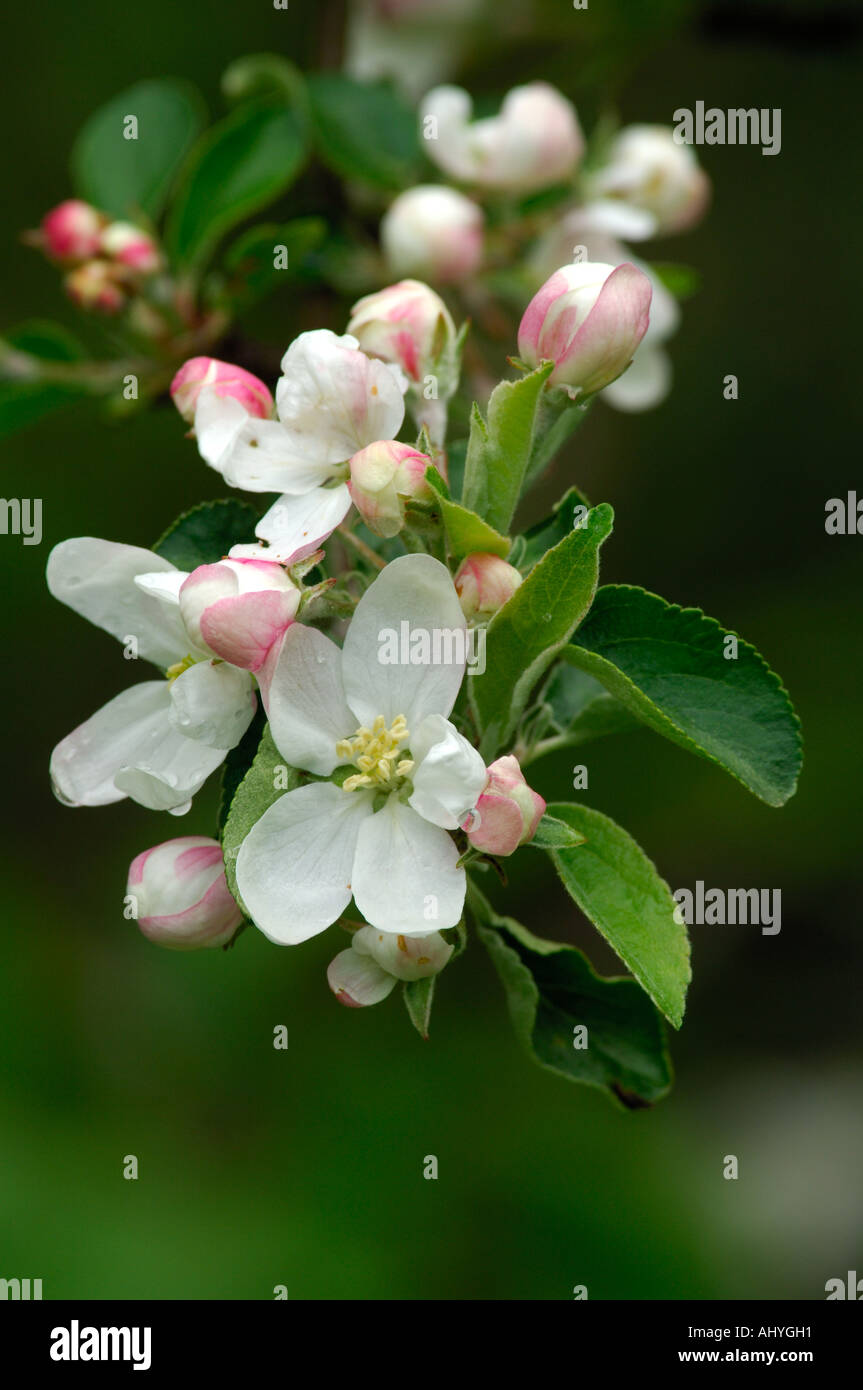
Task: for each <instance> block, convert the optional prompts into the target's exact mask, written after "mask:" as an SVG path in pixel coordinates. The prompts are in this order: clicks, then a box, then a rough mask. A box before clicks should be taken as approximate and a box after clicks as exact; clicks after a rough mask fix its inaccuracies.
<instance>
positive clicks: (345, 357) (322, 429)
mask: <svg viewBox="0 0 863 1390" xmlns="http://www.w3.org/2000/svg"><path fill="white" fill-rule="evenodd" d="M282 371H283V372H284V375H283V376H282V377H281V379H280V380H279V383H278V385H277V387H276V407H277V410H278V413H279V419H280V421H281V422H282V425H283V427H284V429H285V431H286V434H287V437H288V439H289V440H290V442H291V446H292V448H293V449H294V450H295V452H296V453H297V454H305V453H307V452H308V451H309V449H310V448H311V449H313V450H314V456H315V457H316V458H321V459H323V458H325V459H327V460H328V461H329V462H330V463H332V464H336V463H345V462H346V461H347V460H348V459H349V458H351V457H352V455H353V454H356V453H357V452H358V451H359V450H360V449H364V448H365V446H366V445H367V444H373V443H374V442H375V441H376V440H378V439H395V437H396V435H397V434H398V432H399V430H400V429H401V427H402V421H403V420H404V400H403V392H404V389H405V387H406V386H407V381H406V379H404V378H403V376H402V374H401V373H400V372H399V371H398V370H397V369H396V370H393V368H392V367H390V366H389V365H388V364H387V363H385V362H379V361H377V360H374V359H372V358H369V357H366V355H365V353H363V352H360V351H359V344H358V343H357V340H356V338H352V337H350V335H349V334H345V335H344V336H343V337H341V338H339V337H337V336H336V334H335V333H331V332H330V331H329V330H328V329H325V328H321V329H316V330H314V331H313V332H310V333H301V334H300V336H299V337H298V338H296V339H295V340H294V342H292V343H291V346H290V347H289V348H288V350H287V352H286V353H285V355H284V357H283V359H282ZM288 490H289V489H287V488H286V489H285V491H288ZM293 490H294V491H297V490H298V489H293Z"/></svg>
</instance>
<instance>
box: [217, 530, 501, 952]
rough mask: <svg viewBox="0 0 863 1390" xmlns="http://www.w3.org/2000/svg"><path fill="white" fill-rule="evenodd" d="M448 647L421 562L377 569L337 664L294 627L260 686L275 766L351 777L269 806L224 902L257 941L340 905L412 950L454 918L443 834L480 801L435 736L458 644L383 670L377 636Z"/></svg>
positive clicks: (473, 758) (408, 558) (452, 861)
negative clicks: (406, 941) (239, 911)
mask: <svg viewBox="0 0 863 1390" xmlns="http://www.w3.org/2000/svg"><path fill="white" fill-rule="evenodd" d="M405 620H406V621H407V622H408V623H409V624H410V628H411V630H412V631H417V630H424V631H426V632H429V633H433V632H435V631H442V630H445V631H448V632H458V633H459V634H460V635H461V636H463V635H464V630H465V619H464V614H463V613H462V610H461V605H460V603H459V600H458V595H457V594H456V591H455V588H454V586H453V582H452V579H451V577H450V574H449V572H448V570H447V569H446V568H445V566H443V565H442V564H440V563H439V561H437V560H434V559H432V558H431V556H428V555H405V556H402V557H401V558H400V559H397V560H394V561H392V563H391V564H389V565H388V566H387V568H386V569H385V570H383V571H382V573H381V574H380V575H379V577H378V578H377V579H376V580H375V581H374V583H373V584H372V585H371V587H370V588H369V589H368V590H367V592H366V593H365V595H364V596H363V598H362V599H361V600H360V602H359V604H358V605H357V609H356V612H355V614H354V617H353V619H352V621H351V624H350V627H349V629H348V634H347V637H346V638H345V644H344V648H343V650H341V651H340V650H339V648H338V647H337V646H336V645H335V643H334V642H331V641H330V639H329V638H328V637H325V636H324V635H323V634H322V633H320V632H318V631H316V630H315V629H313V628H308V627H304V626H303V625H302V624H299V623H295V624H293V626H292V627H290V628H288V631H287V632H286V633H285V636H284V638H283V639H282V644H281V651H280V653H279V655H278V658H277V660H276V661H275V662H274V664H273V668H272V673H271V675H270V676H269V677H268V678H267V679H266V681H265V684H264V685H263V686H262V692H263V695H264V702H265V705H266V708H267V714H268V716H269V720H270V728H271V731H272V735H273V738H274V740H275V743H276V745H277V747H278V749H279V752H280V753H281V755H282V757H283V758H284V759H285V760H286V762H288V763H290V764H291V765H292V766H294V767H299V768H302V769H304V770H305V771H307V772H311V773H314V774H316V775H317V776H318V777H330V776H331V775H332V773H333V772H334V771H335V769H336V768H337V767H348V766H351V765H352V771H351V773H350V775H349V776H348V777H347V779H346V780H345V781H344V784H343V785H342V786H337V785H335V784H334V783H333V782H314V783H311V784H309V785H307V786H303V787H300V788H299V789H298V790H296V791H292V792H287V793H286V794H285V795H284V796H282V797H280V798H279V800H278V801H276V802H275V803H274V804H273V805H272V806H271V807H270V808H269V810H268V811H266V812H265V813H264V815H263V816H262V817H261V819H260V820H259V821H258V822H257V824H256V825H255V826H254V827H253V829H252V830H251V832H250V833H249V835H248V836H247V837H246V839H245V840H244V842H243V844H242V846H241V849H240V853H239V856H238V859H237V882H238V886H239V890H240V894H241V896H242V899H243V901H244V903H245V904H246V907H247V909H248V911H249V912H250V914H251V916H252V918H253V920H254V921H255V923H256V924H257V926H258V927H259V928H260V929H261V931H262V932H263V933H264V935H265V936H267V937H269V938H270V940H271V941H276V942H280V943H282V944H290V945H295V944H297V943H298V942H301V941H305V940H307V939H308V938H309V937H311V936H315V935H317V933H318V932H321V931H323V930H324V929H325V928H326V927H328V926H329V925H330V924H331V923H332V922H335V921H336V920H337V918H338V917H339V916H340V915H341V914H342V912H343V911H344V910H345V908H346V907H347V905H348V903H349V902H350V900H351V897H353V898H354V900H355V902H356V905H357V908H358V910H359V911H360V912H361V913H362V915H363V916H364V917H365V919H366V920H367V921H368V922H369V923H370V924H371V925H372V926H373V927H376V928H377V929H378V930H379V931H384V932H396V933H402V934H403V935H405V936H424V935H428V934H429V933H430V932H433V931H435V930H444V929H446V928H447V927H453V926H455V925H456V923H457V922H458V921H459V920H460V918H461V913H462V907H463V904H464V895H465V874H464V870H463V869H462V868H459V867H458V863H457V861H458V857H459V856H458V849H457V848H456V845H455V841H454V840H453V839H452V837H451V835H449V834H448V833H447V832H448V831H449V830H454V829H456V827H457V826H458V825H459V824H460V822H461V821H462V820H463V818H464V817H465V816H466V814H467V812H468V811H469V810H471V809H472V807H473V806H474V805H475V803H476V800H477V797H478V796H479V794H480V792H481V791H482V789H483V787H484V786H485V781H486V771H485V766H484V764H483V761H482V758H481V757H480V755H479V753H477V751H476V749H474V748H473V747H472V746H471V744H470V743H468V741H467V739H465V738H463V737H462V735H461V734H460V733H458V731H457V730H456V729H455V728H454V727H453V725H452V724H451V723H450V722H449V720H448V718H447V716H448V715H449V713H450V711H451V710H452V707H453V705H454V703H455V699H456V696H457V695H458V691H459V687H460V685H461V682H462V678H463V676H464V669H465V660H464V658H465V656H466V651H467V644H466V642H463V641H462V642H460V643H453V644H452V646H451V648H450V653H449V654H451V655H454V656H455V657H456V659H455V660H453V661H451V662H449V663H446V664H444V663H443V662H441V663H440V664H437V665H412V664H397V665H389V664H383V663H382V662H381V661H380V660H379V653H380V649H381V648H380V641H381V634H382V633H384V632H386V631H388V630H392V629H393V628H397V627H398V625H399V623H401V622H404V621H405Z"/></svg>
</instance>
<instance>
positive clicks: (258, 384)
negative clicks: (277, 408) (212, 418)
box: [171, 357, 273, 425]
mask: <svg viewBox="0 0 863 1390" xmlns="http://www.w3.org/2000/svg"><path fill="white" fill-rule="evenodd" d="M205 386H206V387H209V388H210V389H211V390H213V391H214V392H215V394H216V395H217V396H221V397H223V398H225V397H230V398H232V399H233V400H235V401H239V403H240V405H241V406H242V407H243V409H244V410H245V411H247V412H248V414H249V415H254V416H256V417H257V419H259V420H268V419H269V418H270V416H271V415H272V413H273V397H272V395H271V394H270V392H269V390H268V389H267V387H266V386H265V385H264V383H263V382H262V381H261V380H260V379H259V378H258V377H256V376H253V375H252V373H251V372H247V371H245V370H244V369H243V368H242V367H235V366H234V365H233V364H232V363H231V362H220V361H219V359H218V358H217V357H190V358H189V361H188V362H184V363H183V365H182V367H181V368H180V370H179V371H178V372H177V374H176V376H175V377H174V380H173V381H172V382H171V398H172V400H173V402H174V405H175V406H176V407H177V409H178V410H179V412H180V414H181V415H182V417H183V419H184V420H185V421H186V423H187V424H188V425H191V424H192V423H193V422H194V419H195V407H196V406H197V404H198V397H199V395H200V394H201V391H202V389H203V388H204V387H205Z"/></svg>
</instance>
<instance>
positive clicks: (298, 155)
mask: <svg viewBox="0 0 863 1390" xmlns="http://www.w3.org/2000/svg"><path fill="white" fill-rule="evenodd" d="M305 153H306V147H305V132H304V129H303V125H302V122H301V119H300V117H299V116H298V115H297V114H296V113H295V112H294V111H292V110H288V109H287V108H285V107H273V106H268V105H267V106H241V107H239V108H238V109H237V110H236V111H234V112H233V113H232V114H231V115H230V116H228V117H227V118H226V119H225V120H224V121H221V122H220V123H219V124H218V125H216V126H213V128H212V129H211V130H209V131H207V133H206V135H205V136H204V137H203V138H202V139H201V140H200V141H199V143H198V145H197V146H196V147H195V149H194V150H193V151H192V155H191V159H190V162H189V166H188V167H187V169H186V172H185V178H184V182H183V186H182V188H181V189H180V193H179V195H178V197H177V200H176V202H175V204H174V206H173V208H172V210H171V216H170V218H169V221H168V231H167V242H168V248H169V250H170V252H171V253H172V255H173V256H174V257H175V258H176V259H177V260H178V261H179V262H180V263H181V264H183V265H199V264H200V263H201V262H203V261H204V260H205V259H206V258H207V256H208V255H209V254H210V252H211V251H212V250H213V247H214V246H215V245H216V243H217V242H218V241H219V240H220V239H221V238H222V237H223V236H224V234H225V233H226V232H227V231H230V229H231V227H234V226H236V224H237V223H238V222H242V221H243V220H244V218H246V217H250V216H251V215H252V213H255V212H258V211H259V210H260V209H261V208H262V207H265V206H266V205H267V204H268V203H271V202H273V201H274V199H276V198H278V197H279V195H280V194H282V193H284V192H285V190H286V189H287V188H289V187H290V185H291V184H292V183H293V181H294V179H295V178H296V175H297V173H298V172H299V169H300V166H301V165H302V162H303V159H304V158H305Z"/></svg>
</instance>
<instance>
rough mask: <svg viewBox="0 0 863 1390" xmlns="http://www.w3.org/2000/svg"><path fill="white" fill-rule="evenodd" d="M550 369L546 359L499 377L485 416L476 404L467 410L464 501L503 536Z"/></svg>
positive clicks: (518, 491) (520, 484) (522, 476)
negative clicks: (514, 376)
mask: <svg viewBox="0 0 863 1390" xmlns="http://www.w3.org/2000/svg"><path fill="white" fill-rule="evenodd" d="M552 370H553V365H552V363H551V362H546V363H544V364H543V365H542V366H540V367H537V368H536V370H535V371H532V372H529V373H528V375H527V376H524V377H521V378H520V379H519V380H518V381H502V382H500V384H499V385H497V386H496V387H495V388H494V390H493V391H492V393H491V399H490V400H489V403H488V419H487V420H486V419H484V418H483V415H482V411H481V410H480V409H479V406H478V405H476V404H474V407H473V411H472V412H471V419H470V437H469V439H468V445H467V454H466V456H465V466H464V488H463V491H462V498H461V500H462V504H463V505H464V506H465V507H467V509H468V510H469V511H471V512H476V514H477V515H478V516H481V517H482V518H483V520H485V521H487V522H488V524H489V526H493V527H494V528H495V530H496V531H500V532H501V534H503V535H505V534H506V533H507V532H508V531H509V527H510V522H511V521H512V518H513V513H514V512H515V509H516V506H517V504H518V500H519V498H520V496H521V492H522V487H523V486H524V481H525V473H526V470H527V464H528V459H529V458H530V453H531V448H532V446H533V438H534V421H535V419H536V415H537V407H538V402H539V398H540V393H541V391H542V388H543V386H544V385H545V382H546V380H547V379H548V377H549V376H550V374H551V372H552Z"/></svg>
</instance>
